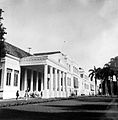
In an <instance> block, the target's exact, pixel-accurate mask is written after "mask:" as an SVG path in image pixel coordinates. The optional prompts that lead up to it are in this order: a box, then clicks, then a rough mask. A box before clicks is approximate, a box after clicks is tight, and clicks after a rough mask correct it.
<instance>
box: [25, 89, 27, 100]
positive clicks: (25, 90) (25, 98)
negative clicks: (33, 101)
mask: <svg viewBox="0 0 118 120" xmlns="http://www.w3.org/2000/svg"><path fill="white" fill-rule="evenodd" d="M27 98H28V90H25V99H26V100H27Z"/></svg>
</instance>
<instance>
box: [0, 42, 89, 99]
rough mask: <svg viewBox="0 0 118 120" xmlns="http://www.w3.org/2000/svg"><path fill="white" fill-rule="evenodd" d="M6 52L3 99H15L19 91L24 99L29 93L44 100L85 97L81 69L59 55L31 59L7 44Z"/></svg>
mask: <svg viewBox="0 0 118 120" xmlns="http://www.w3.org/2000/svg"><path fill="white" fill-rule="evenodd" d="M5 48H6V56H5V57H4V58H2V59H1V60H0V98H3V99H8V98H15V97H16V91H17V90H19V91H20V96H21V97H23V96H24V94H25V91H26V90H28V91H29V92H30V93H32V92H37V93H38V94H40V93H42V97H43V98H53V97H69V96H71V95H72V94H75V95H77V96H78V95H81V94H83V93H82V92H83V91H82V89H84V88H83V77H82V75H81V69H79V66H78V65H77V64H76V63H75V62H74V61H73V60H71V59H70V58H69V57H67V56H66V55H64V54H63V53H61V52H60V51H56V52H46V53H36V54H34V55H31V54H29V53H27V52H25V51H23V50H21V49H19V48H17V47H15V46H13V45H11V44H9V43H7V42H5ZM83 75H84V72H83ZM86 77H87V76H86ZM87 79H88V78H87ZM84 83H85V80H84ZM87 83H88V81H87ZM88 84H89V83H88ZM89 86H90V85H89ZM87 92H88V93H90V92H91V90H90V89H88V91H87Z"/></svg>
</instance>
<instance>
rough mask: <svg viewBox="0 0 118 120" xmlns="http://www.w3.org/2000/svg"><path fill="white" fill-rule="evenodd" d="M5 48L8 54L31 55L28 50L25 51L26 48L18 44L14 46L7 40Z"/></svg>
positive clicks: (19, 56)
mask: <svg viewBox="0 0 118 120" xmlns="http://www.w3.org/2000/svg"><path fill="white" fill-rule="evenodd" d="M5 49H6V53H7V54H10V55H13V56H15V57H18V58H23V57H27V56H31V54H29V53H28V52H25V51H24V50H22V49H20V48H18V47H16V46H13V45H11V44H9V43H7V42H5Z"/></svg>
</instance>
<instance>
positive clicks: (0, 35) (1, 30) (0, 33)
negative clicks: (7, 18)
mask: <svg viewBox="0 0 118 120" xmlns="http://www.w3.org/2000/svg"><path fill="white" fill-rule="evenodd" d="M3 12H4V11H3V10H2V9H0V58H3V57H5V55H6V50H5V44H4V41H5V38H4V35H5V34H7V33H6V32H5V29H6V28H5V27H3V24H2V22H1V20H3V17H2V13H3Z"/></svg>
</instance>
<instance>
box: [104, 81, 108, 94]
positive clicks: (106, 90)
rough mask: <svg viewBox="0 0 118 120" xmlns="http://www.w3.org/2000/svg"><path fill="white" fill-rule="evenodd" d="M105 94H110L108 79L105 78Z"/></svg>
mask: <svg viewBox="0 0 118 120" xmlns="http://www.w3.org/2000/svg"><path fill="white" fill-rule="evenodd" d="M105 94H106V96H108V84H107V79H105Z"/></svg>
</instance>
